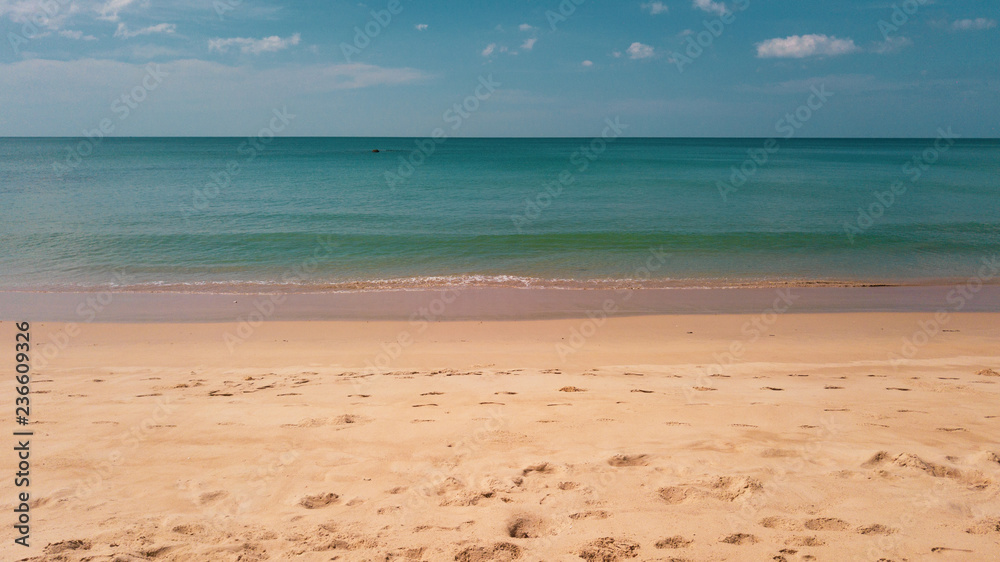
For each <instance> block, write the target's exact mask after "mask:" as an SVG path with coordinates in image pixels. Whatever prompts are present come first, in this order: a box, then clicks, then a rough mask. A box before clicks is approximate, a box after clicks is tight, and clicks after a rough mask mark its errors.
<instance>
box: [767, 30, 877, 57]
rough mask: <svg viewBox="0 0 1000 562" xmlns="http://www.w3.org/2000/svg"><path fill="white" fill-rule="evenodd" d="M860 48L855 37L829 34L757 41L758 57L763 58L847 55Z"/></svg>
mask: <svg viewBox="0 0 1000 562" xmlns="http://www.w3.org/2000/svg"><path fill="white" fill-rule="evenodd" d="M858 50H859V49H858V46H857V45H855V44H854V40H853V39H837V38H836V37H830V36H827V35H792V36H789V37H786V38H784V39H780V38H775V39H768V40H767V41H764V42H762V43H757V57H759V58H762V59H766V58H791V59H801V58H805V57H811V56H815V55H830V56H835V55H846V54H850V53H855V52H857V51H858Z"/></svg>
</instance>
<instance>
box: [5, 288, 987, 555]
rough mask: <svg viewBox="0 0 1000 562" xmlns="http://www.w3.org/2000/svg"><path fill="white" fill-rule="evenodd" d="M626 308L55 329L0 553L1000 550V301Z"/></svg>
mask: <svg viewBox="0 0 1000 562" xmlns="http://www.w3.org/2000/svg"><path fill="white" fill-rule="evenodd" d="M611 316H612V317H607V318H602V317H599V316H595V315H589V316H588V315H587V314H577V315H563V317H559V318H550V319H532V320H525V319H521V320H502V319H485V320H475V319H473V320H448V321H439V320H434V321H422V320H419V319H417V320H412V319H409V320H407V319H396V320H378V321H365V320H340V321H302V320H294V321H280V320H272V321H268V322H263V323H260V324H258V325H256V326H254V327H252V330H250V332H249V333H243V334H242V335H239V334H240V333H241V332H240V330H241V327H240V324H239V323H237V322H233V321H230V322H197V321H191V320H185V321H181V322H168V321H159V322H145V323H136V322H134V321H133V322H109V321H103V322H102V321H100V320H98V321H96V322H84V321H79V320H78V321H77V322H75V323H70V322H67V320H72V318H64V319H63V320H62V321H54V322H35V323H33V324H32V325H31V328H30V329H31V332H32V337H33V338H35V339H36V340H37V341H39V342H52V341H55V340H56V339H59V338H63V339H64V340H65V343H64V345H62V346H61V347H60V348H59V349H58V351H57V352H53V353H50V354H48V356H46V357H45V359H44V360H41V361H38V362H36V364H35V366H34V371H33V383H32V394H31V397H32V418H33V420H36V421H34V426H33V429H34V431H35V434H34V436H33V437H32V438H31V439H32V441H31V447H32V464H31V473H32V474H31V476H32V482H31V498H32V499H31V502H30V504H31V512H32V523H31V525H32V532H31V547H30V550H29V549H22V548H21V547H17V548H18V549H17V550H16V551H15V550H13V548H12V547H8V546H4V547H3V550H4V551H6V552H8V553H11V554H13V556H14V559H18V560H66V561H78V560H80V561H82V560H149V559H156V560H178V561H179V560H233V561H237V560H241V561H248V560H462V561H471V560H483V561H485V560H580V559H584V560H630V559H635V560H690V561H703V560H734V561H735V560H788V561H792V560H871V561H875V560H896V561H899V560H916V559H935V560H936V559H941V560H990V559H992V558H993V557H994V556H995V553H996V551H997V547H998V545H1000V495H998V492H1000V456H998V455H1000V447H998V445H997V440H996V435H997V434H998V425H1000V421H998V420H1000V417H998V416H1000V408H998V404H1000V402H998V400H997V398H998V391H1000V390H998V389H1000V376H998V375H997V371H1000V350H998V348H997V346H996V342H997V341H998V336H1000V328H998V323H997V320H998V316H997V313H996V312H981V313H953V314H950V315H948V316H946V317H937V319H935V318H936V317H935V312H934V310H933V309H932V308H929V309H928V310H919V311H910V312H841V313H837V312H808V313H781V311H773V310H771V311H769V310H764V309H761V312H758V313H755V314H652V315H644V316H614V315H611ZM942 320H943V322H942ZM935 326H936V327H935ZM16 330H17V328H16V327H15V326H14V324H13V323H12V322H3V323H2V324H0V337H2V339H3V341H13V338H14V334H15V331H16ZM227 334H229V335H239V337H238V339H237V340H236V341H237V342H238V343H236V344H233V343H232V342H233V340H232V339H231V338H230V339H228V340H227V338H226V335H227ZM244 336H245V337H244ZM227 341H228V342H229V344H227ZM0 424H3V425H4V427H11V426H12V425H13V419H12V416H11V412H10V411H9V410H4V412H3V414H2V415H0ZM4 466H5V470H6V471H8V472H10V470H11V469H12V468H14V467H13V465H12V462H11V455H10V454H8V455H4ZM0 507H2V509H3V510H4V512H6V513H8V514H10V513H12V509H14V508H15V507H16V506H15V505H13V503H12V501H11V497H10V496H9V495H5V497H4V498H3V500H2V502H0ZM6 556H7V555H5V557H6Z"/></svg>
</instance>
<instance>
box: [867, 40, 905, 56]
mask: <svg viewBox="0 0 1000 562" xmlns="http://www.w3.org/2000/svg"><path fill="white" fill-rule="evenodd" d="M912 45H913V41H911V40H910V39H908V38H906V37H889V38H888V39H886V40H885V41H883V42H881V43H876V44H875V46H874V47H872V51H873V52H876V53H878V54H880V55H886V54H889V53H895V52H897V51H901V50H903V49H905V48H906V47H910V46H912Z"/></svg>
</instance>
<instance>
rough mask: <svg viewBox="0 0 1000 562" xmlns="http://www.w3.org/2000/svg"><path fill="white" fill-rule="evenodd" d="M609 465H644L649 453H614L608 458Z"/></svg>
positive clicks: (647, 460) (647, 462)
mask: <svg viewBox="0 0 1000 562" xmlns="http://www.w3.org/2000/svg"><path fill="white" fill-rule="evenodd" d="M608 464H610V465H611V466H646V465H647V464H649V455H615V456H613V457H611V458H610V459H608Z"/></svg>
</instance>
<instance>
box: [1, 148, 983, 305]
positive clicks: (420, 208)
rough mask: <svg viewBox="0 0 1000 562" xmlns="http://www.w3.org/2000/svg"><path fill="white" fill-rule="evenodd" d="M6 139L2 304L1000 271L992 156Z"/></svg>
mask: <svg viewBox="0 0 1000 562" xmlns="http://www.w3.org/2000/svg"><path fill="white" fill-rule="evenodd" d="M941 133H942V134H941V135H940V136H939V137H938V138H927V139H902V140H894V139H702V138H697V139H663V138H617V139H615V138H595V139H589V138H544V139H543V138H534V139H514V138H510V139H508V138H490V139H464V138H449V139H433V138H428V139H412V138H268V137H250V138H104V139H85V138H3V139H0V290H13V291H22V290H23V291H42V292H45V291H56V292H58V291H91V290H101V291H103V290H109V289H112V290H121V291H177V292H208V293H216V292H234V291H235V292H240V291H255V292H260V291H270V290H274V291H287V292H327V291H330V292H336V291H371V290H385V289H404V290H405V289H426V288H429V287H445V286H461V287H493V286H497V287H546V288H590V287H598V288H609V287H620V286H628V287H755V286H770V285H807V286H808V285H844V286H854V285H862V286H865V285H922V284H939V283H949V282H952V281H955V280H958V281H961V280H965V279H970V278H974V277H976V276H979V278H980V280H981V281H983V282H991V278H989V277H988V276H987V277H984V276H983V275H982V272H983V271H986V270H985V269H984V264H986V263H989V260H991V259H992V260H994V263H995V259H996V257H997V256H998V254H1000V141H998V140H971V139H956V138H954V136H953V135H949V134H948V133H947V131H944V130H942V131H941Z"/></svg>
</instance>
